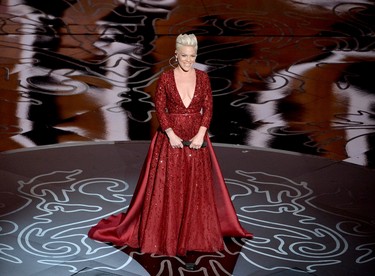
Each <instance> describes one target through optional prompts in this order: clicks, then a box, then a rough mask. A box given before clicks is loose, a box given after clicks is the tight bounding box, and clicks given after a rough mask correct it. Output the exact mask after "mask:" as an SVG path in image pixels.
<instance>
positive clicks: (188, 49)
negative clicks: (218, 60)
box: [176, 46, 197, 72]
mask: <svg viewBox="0 0 375 276" xmlns="http://www.w3.org/2000/svg"><path fill="white" fill-rule="evenodd" d="M176 57H177V62H178V66H179V67H180V68H181V69H182V70H183V71H185V72H188V71H190V70H191V69H192V68H193V64H194V62H195V59H196V58H197V52H196V51H195V48H194V47H193V46H180V47H178V49H177V50H176Z"/></svg>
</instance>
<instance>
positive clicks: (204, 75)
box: [195, 68, 209, 81]
mask: <svg viewBox="0 0 375 276" xmlns="http://www.w3.org/2000/svg"><path fill="white" fill-rule="evenodd" d="M195 74H196V75H197V78H199V79H202V80H204V81H205V80H208V79H209V77H208V74H207V72H205V71H202V70H200V69H196V68H195Z"/></svg>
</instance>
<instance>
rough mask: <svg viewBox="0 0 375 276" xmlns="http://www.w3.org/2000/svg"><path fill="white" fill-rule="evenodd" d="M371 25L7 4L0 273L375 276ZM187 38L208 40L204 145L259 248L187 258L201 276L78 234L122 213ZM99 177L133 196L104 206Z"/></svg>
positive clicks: (358, 7) (218, 10)
mask: <svg viewBox="0 0 375 276" xmlns="http://www.w3.org/2000/svg"><path fill="white" fill-rule="evenodd" d="M374 16H375V3H374V1H369V0H360V1H355V0H351V1H348V0H331V1H323V0H309V1H307V0H251V1H250V0H248V1H245V0H239V1H232V0H220V1H213V0H145V1H142V0H138V1H136V0H135V1H128V0H53V1H50V0H0V23H1V24H0V84H1V85H0V152H1V153H0V176H1V184H0V189H1V190H0V196H1V197H0V223H1V225H0V271H1V270H6V272H7V273H8V274H9V275H12V274H11V272H12V273H13V272H14V273H16V272H21V271H23V272H25V271H27V270H25V269H29V270H28V272H30V275H43V274H42V272H43V273H45V274H44V275H53V274H49V273H52V272H53V273H54V274H56V275H73V274H76V273H78V272H80V273H83V272H85V273H96V272H98V271H101V270H102V269H101V268H102V266H101V265H103V264H104V265H105V268H104V269H103V270H102V271H103V274H102V275H107V274H109V273H112V274H115V275H116V274H117V275H123V274H122V273H123V272H124V271H127V273H130V271H133V272H132V273H135V274H136V275H145V274H142V273H146V272H145V271H149V273H150V274H151V275H154V274H157V273H159V272H160V271H162V272H160V273H162V274H160V275H164V274H163V273H167V274H166V275H168V272H166V271H167V270H165V269H169V268H170V267H173V268H171V269H172V270H173V271H179V272H178V273H180V275H181V274H183V275H189V274H188V273H193V274H192V275H205V274H204V273H206V272H207V271H209V272H210V273H211V272H212V271H216V270H217V271H226V272H225V273H227V274H225V273H224V272H223V274H220V273H219V274H217V275H230V274H233V275H250V274H246V273H248V272H249V271H250V272H251V273H252V274H251V275H271V274H275V275H294V273H296V274H298V275H299V274H301V273H302V274H313V275H338V274H337V271H339V272H340V273H344V274H340V275H366V273H369V274H368V275H370V274H371V275H372V274H373V272H374V271H373V267H375V266H374V260H375V255H374V254H375V253H374V244H375V241H374V239H373V236H374V232H375V231H374V216H373V214H374V212H373V208H374V206H373V205H374V204H372V203H371V198H373V197H374V196H375V192H374V189H373V183H374V180H373V179H375V177H374V175H373V174H374V171H375V170H374V168H375V150H374V145H375V131H374V130H375V81H374V71H375V54H374V45H375V23H374V20H373V18H374ZM184 32H193V33H195V34H196V35H197V37H198V41H199V50H198V58H197V64H196V67H197V68H199V69H202V70H204V71H206V72H207V73H208V74H209V76H210V79H211V84H212V88H213V96H214V113H213V119H212V123H211V126H210V129H209V132H210V136H211V139H212V142H214V145H215V147H216V148H217V150H218V152H219V156H220V155H221V156H222V159H221V164H222V166H223V170H224V173H225V174H224V176H225V177H226V179H227V183H228V186H229V188H230V190H231V193H232V199H233V200H234V202H235V205H236V210H237V212H238V213H239V214H240V216H241V222H242V223H243V224H244V225H245V226H246V227H247V228H248V229H249V230H250V231H252V232H254V233H255V236H256V239H254V240H252V241H233V240H232V241H228V250H227V251H226V253H225V254H224V255H225V257H223V256H221V255H220V256H219V257H218V258H216V257H215V258H208V257H207V256H205V257H202V256H190V258H191V259H192V261H193V262H196V263H197V264H199V268H202V267H203V268H204V269H203V270H199V271H193V272H189V271H186V270H185V269H184V266H183V263H184V262H187V261H191V260H180V259H173V260H170V259H168V260H166V259H163V258H152V257H150V256H143V255H139V254H137V253H134V252H133V253H134V254H133V253H131V252H129V251H128V249H126V248H124V249H122V250H123V251H121V250H117V249H116V250H115V249H114V248H112V247H110V246H105V245H103V244H97V243H93V242H92V241H88V240H87V239H86V236H85V234H86V230H87V227H88V226H89V225H90V224H93V223H94V221H96V220H97V219H98V218H99V217H101V216H104V215H105V214H108V213H111V212H115V211H116V210H120V209H121V208H122V209H126V207H124V206H123V204H122V203H124V202H126V201H127V200H128V197H129V196H131V193H132V189H133V188H134V187H133V185H134V181H135V179H136V178H137V175H138V173H139V167H138V166H139V164H140V163H141V161H140V160H143V158H144V157H145V156H144V154H145V151H146V150H147V143H148V141H149V140H150V139H151V137H152V136H153V134H154V133H155V131H156V129H157V128H158V122H157V119H156V116H155V112H154V105H153V96H154V91H155V86H156V81H157V78H158V76H159V75H160V74H161V72H162V71H163V70H166V69H168V68H170V66H171V65H170V64H171V63H172V65H173V59H171V58H172V56H173V53H174V41H175V38H176V36H177V35H178V34H180V33H184ZM90 149H91V150H90ZM104 149H105V150H108V151H109V152H111V153H112V154H113V155H115V157H116V158H113V161H112V160H111V159H110V157H108V158H107V157H106V154H107V153H106V151H105V150H104ZM244 153H246V154H244ZM100 154H101V155H100ZM120 154H123V155H121V156H120ZM223 156H224V157H223ZM244 156H245V157H244ZM91 157H92V158H91ZM112 157H113V156H112ZM85 160H86V161H87V163H88V164H90V167H86V166H87V164H85ZM103 160H109V161H108V162H107V163H108V164H112V166H108V165H107V163H106V162H103ZM311 164H313V165H311ZM83 168H84V170H83ZM254 175H255V176H254ZM78 176H79V177H78ZM65 177H68V178H65ZM70 177H72V178H70ZM258 178H260V180H259V181H260V182H259V183H263V184H264V183H269V182H271V183H274V184H272V185H273V186H272V187H271V186H267V188H265V187H266V186H262V187H263V188H262V189H260V188H259V187H258V186H257V185H258V184H259V183H258ZM73 179H74V181H78V184H75V185H76V186H74V187H73V186H70V185H73V182H74V181H73ZM89 179H95V181H97V179H100V180H99V182H100V181H104V182H105V183H112V182H111V181H112V180H108V179H114V180H113V181H114V183H115V184H113V185H119V187H120V186H121V185H122V187H123V191H126V192H125V195H124V196H121V197H120V198H121V200H120V199H119V201H117V203H116V202H115V201H116V200H115V198H112V197H113V196H114V195H108V197H107V198H105V199H104V198H98V197H97V196H95V193H97V192H99V191H100V192H103V190H102V188H99V187H98V186H100V185H94V186H92V185H89V186H87V187H90V188H92V190H89V191H86V190H85V188H84V187H86V186H85V184H83V183H86V182H85V181H89ZM81 180H82V181H83V182H80V181H81ZM49 181H51V182H49ZM72 181H73V182H72ZM124 181H125V182H124ZM46 183H50V184H51V183H52V186H53V188H48V189H47V188H43V186H44V185H47V184H46ZM59 183H61V185H62V186H61V187H63V189H67V190H60V191H59V192H57V191H58V189H61V187H60V186H59V185H60V184H59ZM74 183H76V182H74ZM95 183H96V182H95ZM119 183H120V184H119ZM125 183H126V184H125ZM278 183H282V184H280V185H278ZM303 183H307V184H303ZM48 185H49V184H48ZM65 185H68V186H65ZM80 185H83V186H82V187H81V186H80ZM108 185H110V184H108ZM127 185H129V186H127ZM59 187H60V188H59ZM78 187H81V188H82V189H81V190H80V192H79V193H77V194H76V195H74V196H73V194H74V193H70V191H73V190H74V191H76V190H75V189H78ZM124 187H126V188H124ZM280 187H282V188H280ZM286 187H288V188H286ZM25 189H26V190H25ZM97 189H98V190H97ZM258 189H260V190H258ZM56 193H59V194H58V195H57V194H56ZM121 193H122V191H121ZM268 193H269V194H268ZM245 194H246V195H245ZM239 195H241V196H239ZM255 195H256V196H255ZM266 195H268V196H266ZM79 196H80V197H82V200H83V199H85V200H86V201H81V199H80V198H78V197H79ZM293 196H296V197H293ZM285 197H286V198H285ZM93 198H94V199H95V200H101V201H103V202H102V203H103V206H105V208H104V207H103V208H104V209H102V210H99V209H97V207H95V206H101V205H95V206H94V205H92V203H91V201H90V200H93ZM297 198H298V199H297ZM113 203H116V204H117V205H116V204H115V205H113ZM111 206H112V207H111ZM111 208H112V209H111ZM113 208H114V209H113ZM83 214H84V215H83ZM55 215H57V216H56V217H55ZM81 215H82V216H83V218H84V220H85V221H84V223H83V224H82V223H81V222H79V219H80V218H81ZM24 219H25V220H24ZM26 221H27V222H26ZM72 227H73V228H72ZM68 229H69V230H68ZM280 229H281V234H280ZM71 231H73V232H71ZM317 239H318V241H317ZM238 248H241V250H239V249H238ZM120 252H122V254H121V255H119V254H120ZM236 252H237V253H238V252H242V253H238V254H237V253H236ZM129 255H132V256H133V257H134V259H131V258H128V257H125V256H129ZM105 256H110V257H108V258H106V257H105ZM114 256H116V257H114ZM231 256H232V257H233V258H230V257H231ZM124 258H125V259H124ZM218 259H220V260H226V261H225V262H221V261H218ZM229 259H231V261H229V262H228V261H227V260H229ZM83 260H84V261H83ZM108 260H111V261H110V262H109V261H108ZM112 260H113V261H112ZM155 260H157V261H156V263H154V261H155ZM78 262H82V264H81V265H76V263H78ZM202 263H204V264H205V265H202ZM224 263H225V265H224ZM106 265H108V266H109V267H110V268H108V266H106ZM222 266H223V267H224V268H223V269H222V268H221V267H222ZM135 267H137V269H134V270H132V268H135ZM92 268H95V269H94V270H92ZM219 268H220V269H219ZM17 269H18V270H17ZM111 269H114V270H111ZM142 269H144V270H142ZM181 269H182V270H181ZM205 269H211V270H207V271H206V270H205ZM238 269H240V270H241V269H242V270H241V271H238ZM134 271H136V272H134ZM142 271H143V272H142ZM155 271H157V272H155ZM181 271H183V272H181ZM1 272H2V271H1ZM346 272H347V273H346ZM349 272H350V273H349ZM25 273H26V272H25ZM58 273H60V274H58ZM105 273H107V274H105ZM137 273H138V274H137ZM176 273H177V272H176ZM194 273H195V274H194ZM199 273H200V274H199ZM345 273H346V274H345ZM98 274H99V272H98V273H97V274H91V275H98ZM146 274H147V273H146ZM13 275H20V274H13ZM21 275H22V274H21ZM24 275H27V274H24ZM87 275H89V274H87ZM99 275H100V274H99ZM109 275H111V274H109ZM127 275H132V274H127ZM209 275H211V274H209Z"/></svg>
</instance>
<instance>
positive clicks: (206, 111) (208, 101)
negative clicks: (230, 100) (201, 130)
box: [201, 73, 213, 128]
mask: <svg viewBox="0 0 375 276" xmlns="http://www.w3.org/2000/svg"><path fill="white" fill-rule="evenodd" d="M202 89H203V91H204V96H203V97H204V100H203V106H202V111H203V116H202V121H201V126H204V127H206V128H209V126H210V123H211V119H212V108H213V104H212V90H211V84H210V79H209V77H208V75H207V74H206V73H203V74H202Z"/></svg>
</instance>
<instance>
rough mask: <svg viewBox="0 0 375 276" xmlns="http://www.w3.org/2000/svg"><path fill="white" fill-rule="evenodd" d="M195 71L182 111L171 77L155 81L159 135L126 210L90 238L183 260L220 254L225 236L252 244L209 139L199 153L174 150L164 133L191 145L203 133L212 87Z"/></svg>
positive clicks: (209, 112)
mask: <svg viewBox="0 0 375 276" xmlns="http://www.w3.org/2000/svg"><path fill="white" fill-rule="evenodd" d="M195 72H196V87H195V91H194V97H193V99H192V100H191V103H190V105H189V106H187V107H186V106H184V104H183V102H182V100H181V97H180V95H179V93H178V90H177V85H176V82H175V79H174V73H173V70H168V71H166V72H164V73H163V74H162V75H161V76H160V78H159V81H158V86H157V90H156V94H155V106H156V112H157V116H158V119H159V122H160V127H161V129H160V130H159V131H158V132H157V133H156V134H155V136H154V137H153V139H152V140H151V144H150V147H149V151H148V154H147V157H146V160H145V162H144V165H143V168H142V171H141V173H140V177H139V180H138V184H137V187H136V190H135V192H134V195H133V198H132V201H131V203H130V206H129V208H128V210H127V212H126V213H120V214H117V215H112V216H110V217H109V218H106V219H102V220H101V221H100V222H99V223H98V224H97V225H96V226H94V227H92V228H91V229H90V231H89V237H91V238H92V239H95V240H99V241H103V242H111V243H113V244H115V245H118V246H122V245H128V246H130V247H134V248H140V250H141V251H142V252H145V253H156V254H161V255H170V256H175V255H181V256H183V255H186V253H187V252H188V251H202V252H214V251H220V250H222V249H223V246H224V244H223V237H226V236H229V237H247V238H251V237H252V234H251V233H249V232H247V231H246V230H244V229H243V228H242V227H241V225H240V223H239V221H238V218H237V215H236V213H235V210H234V207H233V204H232V202H231V199H230V196H229V193H228V190H227V188H226V185H225V182H224V178H223V176H222V174H221V170H220V167H219V164H218V161H217V158H216V155H215V153H214V150H213V147H212V144H211V142H210V139H209V137H208V135H206V137H205V141H206V143H207V146H206V147H204V148H201V149H199V150H194V149H190V148H189V147H186V146H185V147H183V148H182V149H174V148H172V147H171V146H170V143H169V140H168V137H167V136H166V134H165V132H164V131H163V130H165V129H167V128H169V127H171V128H172V129H173V130H174V132H175V133H176V134H177V135H178V136H179V137H181V138H182V139H183V140H186V141H189V140H190V139H191V138H192V137H194V135H195V134H196V133H197V132H198V129H199V128H200V126H205V127H207V128H208V126H209V123H210V121H211V116H212V92H211V86H210V82H209V78H208V75H207V74H206V73H205V72H203V71H200V70H198V69H195Z"/></svg>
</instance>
